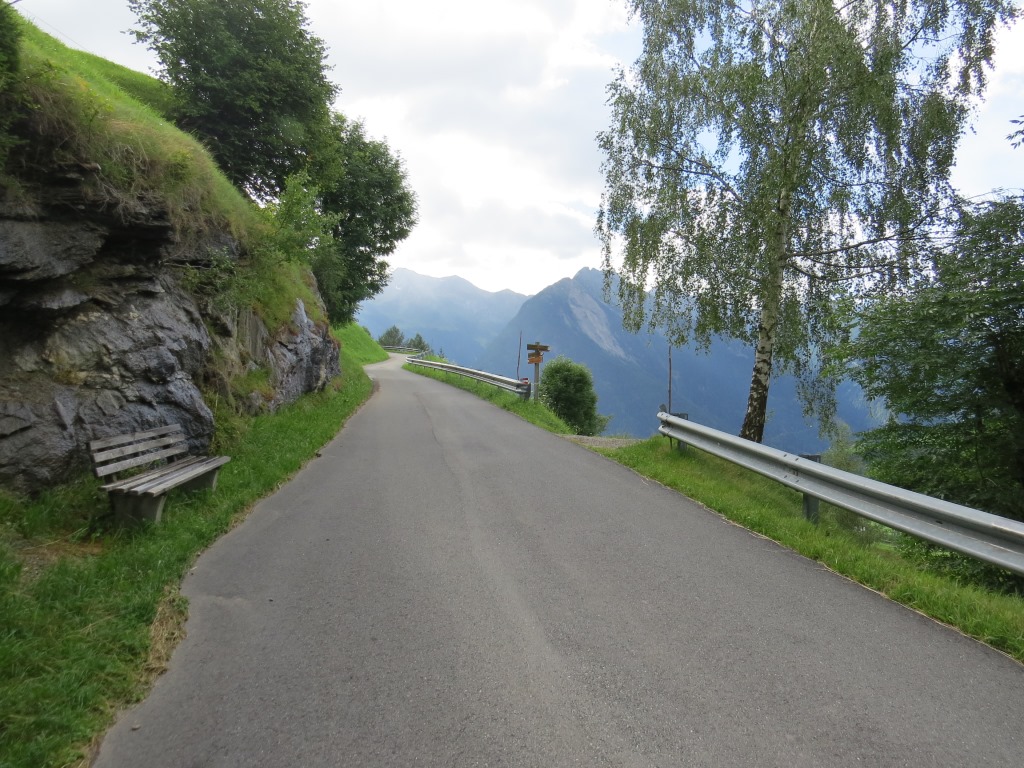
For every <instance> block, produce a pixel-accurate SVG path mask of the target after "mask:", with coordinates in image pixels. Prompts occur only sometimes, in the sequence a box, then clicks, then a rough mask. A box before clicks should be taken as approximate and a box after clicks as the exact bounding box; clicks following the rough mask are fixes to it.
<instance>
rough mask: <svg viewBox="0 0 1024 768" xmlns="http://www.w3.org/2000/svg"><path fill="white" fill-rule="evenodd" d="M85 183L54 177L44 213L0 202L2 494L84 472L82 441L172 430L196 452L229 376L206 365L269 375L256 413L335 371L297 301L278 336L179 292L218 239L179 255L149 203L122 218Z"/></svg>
mask: <svg viewBox="0 0 1024 768" xmlns="http://www.w3.org/2000/svg"><path fill="white" fill-rule="evenodd" d="M88 181H89V180H88V179H87V178H85V177H74V178H70V179H69V178H68V177H66V176H62V177H59V178H57V179H55V180H53V181H52V184H51V185H50V186H49V187H47V188H44V189H41V190H37V194H34V198H35V199H37V200H42V201H45V202H43V203H42V204H34V205H32V206H26V205H25V204H24V203H21V204H18V205H15V204H12V203H11V202H10V201H6V202H2V203H0V486H6V487H11V488H14V489H17V490H21V491H30V492H31V491H36V490H39V489H41V488H45V487H47V486H49V485H52V484H54V483H58V482H61V481H64V480H67V479H69V478H70V477H72V476H73V475H74V474H76V473H78V472H81V471H84V470H85V469H86V468H87V467H88V452H87V443H88V441H89V440H92V439H96V438H99V437H104V436H107V435H111V434H117V433H121V432H129V431H137V430H142V429H148V428H151V427H154V426H160V425H163V424H167V423H179V424H181V425H182V426H183V427H184V429H185V432H186V434H187V435H188V437H189V440H190V443H191V444H192V447H193V449H194V450H200V451H201V450H204V449H205V448H206V447H207V446H208V444H209V441H210V439H211V437H212V435H213V428H214V424H213V414H212V413H211V411H210V409H209V408H208V407H207V404H206V403H205V402H204V400H203V395H202V392H201V391H200V388H199V383H200V382H202V381H207V382H211V381H213V382H216V381H222V382H226V381H227V379H228V377H229V376H230V374H231V371H218V370H215V368H214V366H217V365H229V364H233V365H235V366H236V367H237V366H246V365H248V366H253V365H259V366H263V367H265V368H267V369H269V371H270V380H271V384H272V386H273V388H274V394H273V396H272V397H270V398H260V400H261V402H254V403H252V404H251V406H252V407H253V408H271V409H272V408H275V407H277V406H279V405H280V404H282V403H285V402H290V401H292V400H294V399H296V398H297V397H299V396H300V395H301V394H303V393H305V392H309V391H312V390H316V389H319V388H322V387H323V386H324V385H325V384H326V383H327V381H329V380H330V378H331V377H332V376H334V375H336V374H337V373H338V349H337V344H336V342H334V340H333V339H332V338H331V336H330V334H329V331H328V329H327V328H326V327H325V326H323V325H317V324H316V323H313V322H311V321H310V320H309V318H308V316H307V315H306V311H305V307H304V306H302V304H301V302H299V301H297V303H296V309H295V313H294V315H293V318H292V323H291V324H290V326H289V327H288V328H284V329H281V330H280V331H279V332H276V333H273V332H270V331H269V330H268V329H266V328H265V327H264V326H263V324H262V322H261V321H260V320H259V318H258V317H257V316H256V315H255V314H254V313H251V312H248V311H247V312H246V313H245V317H244V320H243V321H241V322H240V321H239V320H238V318H235V320H234V321H233V322H232V321H228V320H225V318H223V317H212V316H211V315H210V314H209V313H208V312H204V310H203V309H202V306H203V305H202V303H201V302H200V301H198V300H197V298H196V297H195V296H193V295H191V294H190V293H189V292H188V291H187V290H186V289H185V288H184V287H183V284H182V281H181V279H180V272H179V271H178V270H176V269H174V268H172V267H173V265H174V264H180V263H182V262H189V263H192V264H200V265H201V264H202V261H203V259H204V258H206V257H205V254H206V253H207V252H209V251H210V250H211V247H212V246H216V247H217V248H218V249H220V250H223V248H224V245H225V242H226V240H225V237H224V236H223V235H213V236H211V238H212V239H211V241H207V242H205V243H202V242H200V243H193V244H191V245H190V246H188V247H184V246H182V244H181V243H179V242H177V239H176V236H175V233H174V231H173V228H172V226H171V223H170V221H169V219H168V216H167V214H166V211H165V210H163V208H162V207H161V206H160V205H159V203H158V202H155V201H146V200H139V201H135V202H134V203H133V205H132V207H131V210H130V211H125V210H124V208H123V206H122V207H121V208H118V207H116V206H115V205H113V204H112V202H111V201H106V200H103V199H102V198H96V197H95V195H94V194H91V193H90V192H89V191H88V190H89V189H91V186H90V185H89V184H88ZM0 193H2V190H0ZM213 239H215V240H216V242H213V241H212V240H213ZM240 328H241V329H242V330H241V331H240V330H239V329H240ZM211 329H213V330H212V331H211ZM211 334H212V335H211ZM214 349H216V350H218V351H219V352H220V354H218V355H213V354H211V352H212V351H213V350H214ZM215 361H216V362H215Z"/></svg>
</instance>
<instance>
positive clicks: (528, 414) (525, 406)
mask: <svg viewBox="0 0 1024 768" xmlns="http://www.w3.org/2000/svg"><path fill="white" fill-rule="evenodd" d="M403 367H404V368H405V370H407V371H412V372H413V373H418V374H420V375H421V376H427V377H429V378H431V379H437V380H438V381H443V382H444V383H445V384H450V385H452V386H453V387H458V388H459V389H464V390H466V391H467V392H472V393H473V394H474V395H476V396H477V397H479V398H481V399H483V400H487V401H488V402H490V403H494V405H496V406H498V407H499V408H501V409H502V410H505V411H509V412H510V413H514V414H515V415H516V416H519V417H520V418H522V419H525V420H526V421H528V422H530V423H531V424H534V425H536V426H538V427H540V428H542V429H546V430H548V431H549V432H554V433H555V434H558V435H572V434H575V433H574V432H573V429H572V427H570V426H569V425H568V424H566V423H565V422H564V421H562V420H561V419H560V418H558V417H557V416H556V415H555V414H554V413H552V411H551V409H550V408H548V407H547V406H546V405H543V404H542V403H539V402H537V401H536V400H523V399H522V398H521V397H519V396H518V395H515V394H513V393H512V392H508V391H506V390H504V389H501V388H499V387H495V386H492V385H490V384H485V383H483V382H482V381H477V380H476V379H467V378H466V377H465V376H459V375H458V374H456V373H449V372H448V371H439V370H437V369H434V368H423V367H422V366H418V365H405V366H403Z"/></svg>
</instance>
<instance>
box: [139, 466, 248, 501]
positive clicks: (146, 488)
mask: <svg viewBox="0 0 1024 768" xmlns="http://www.w3.org/2000/svg"><path fill="white" fill-rule="evenodd" d="M229 461H231V457H230V456H211V457H210V458H208V459H206V460H204V461H201V462H199V463H198V464H196V465H194V466H191V467H188V468H186V469H184V470H183V471H181V472H175V473H173V474H172V475H168V476H164V477H160V478H157V479H156V480H153V481H152V482H150V483H144V484H142V485H138V486H136V487H135V488H133V489H132V493H136V494H140V495H141V494H146V495H149V496H160V495H161V494H164V493H167V492H168V491H169V490H171V489H172V488H176V487H177V486H179V485H183V484H184V483H187V482H188V481H189V480H193V479H195V478H197V477H199V476H201V475H205V474H206V473H207V472H211V471H213V470H216V469H217V468H218V467H221V466H223V465H224V464H227V463H228V462H229Z"/></svg>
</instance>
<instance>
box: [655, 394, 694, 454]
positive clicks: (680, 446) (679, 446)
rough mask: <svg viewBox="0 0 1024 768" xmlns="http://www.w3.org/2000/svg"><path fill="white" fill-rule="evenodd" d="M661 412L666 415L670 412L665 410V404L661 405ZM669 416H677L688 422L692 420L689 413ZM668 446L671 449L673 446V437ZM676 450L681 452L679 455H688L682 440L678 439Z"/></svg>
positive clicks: (670, 414)
mask: <svg viewBox="0 0 1024 768" xmlns="http://www.w3.org/2000/svg"><path fill="white" fill-rule="evenodd" d="M661 410H662V412H664V413H668V411H666V409H665V404H664V403H662V404H661ZM668 415H669V416H675V417H676V418H677V419H686V420H687V421H689V420H690V414H688V413H669V414H668ZM668 444H669V447H671V446H672V438H671V437H670V438H669V439H668ZM676 450H677V451H679V453H686V443H684V442H683V441H682V440H680V439H678V438H676Z"/></svg>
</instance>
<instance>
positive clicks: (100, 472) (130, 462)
mask: <svg viewBox="0 0 1024 768" xmlns="http://www.w3.org/2000/svg"><path fill="white" fill-rule="evenodd" d="M186 451H188V446H187V445H185V444H184V443H180V444H178V445H175V446H173V447H171V448H167V449H165V450H162V451H153V452H152V453H147V454H144V455H142V456H136V457H135V458H133V459H125V460H124V461H119V462H116V463H114V464H107V465H106V466H105V467H96V477H106V476H107V475H112V474H114V473H115V472H121V471H122V470H125V469H131V468H132V467H139V466H142V465H143V464H149V463H150V462H153V461H156V460H157V459H166V458H167V457H169V456H177V455H178V454H181V453H185V452H186Z"/></svg>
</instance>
